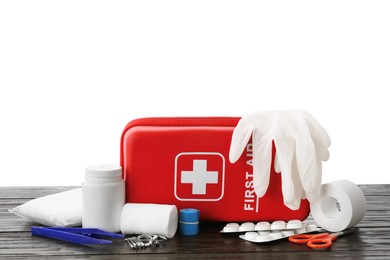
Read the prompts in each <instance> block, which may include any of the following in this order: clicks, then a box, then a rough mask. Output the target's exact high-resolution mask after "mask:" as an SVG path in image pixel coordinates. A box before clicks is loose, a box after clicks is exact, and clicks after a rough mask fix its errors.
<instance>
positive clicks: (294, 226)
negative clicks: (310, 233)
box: [287, 219, 302, 229]
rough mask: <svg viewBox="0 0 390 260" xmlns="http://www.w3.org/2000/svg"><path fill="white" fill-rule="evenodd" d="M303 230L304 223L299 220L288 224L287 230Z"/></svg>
mask: <svg viewBox="0 0 390 260" xmlns="http://www.w3.org/2000/svg"><path fill="white" fill-rule="evenodd" d="M298 228H302V221H300V220H298V219H293V220H290V221H289V222H287V229H298Z"/></svg>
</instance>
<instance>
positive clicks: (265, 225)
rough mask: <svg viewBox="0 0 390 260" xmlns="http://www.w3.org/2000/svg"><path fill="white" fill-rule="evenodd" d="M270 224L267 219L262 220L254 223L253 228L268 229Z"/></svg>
mask: <svg viewBox="0 0 390 260" xmlns="http://www.w3.org/2000/svg"><path fill="white" fill-rule="evenodd" d="M270 226H271V224H270V223H269V222H267V221H262V222H259V223H257V224H256V226H255V230H257V231H263V230H269V229H270Z"/></svg>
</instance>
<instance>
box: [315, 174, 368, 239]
mask: <svg viewBox="0 0 390 260" xmlns="http://www.w3.org/2000/svg"><path fill="white" fill-rule="evenodd" d="M337 204H338V205H337ZM310 207H311V214H312V215H313V218H314V220H315V221H316V222H317V224H318V225H319V226H321V227H322V228H324V229H326V230H328V231H331V232H337V231H341V230H344V229H347V228H350V227H353V226H355V225H357V224H359V223H360V222H361V221H362V219H363V217H364V215H365V213H366V208H367V205H366V199H365V197H364V194H363V192H362V191H361V189H360V188H359V187H358V186H356V185H355V184H353V183H352V182H350V181H348V180H338V181H334V182H330V183H326V184H323V185H322V187H321V194H320V197H319V199H318V200H317V201H316V202H315V203H312V204H311V205H310Z"/></svg>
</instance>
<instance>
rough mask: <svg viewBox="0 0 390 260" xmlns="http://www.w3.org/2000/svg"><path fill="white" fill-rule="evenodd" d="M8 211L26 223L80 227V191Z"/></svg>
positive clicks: (57, 194) (38, 200)
mask: <svg viewBox="0 0 390 260" xmlns="http://www.w3.org/2000/svg"><path fill="white" fill-rule="evenodd" d="M9 211H10V212H12V213H14V214H15V215H17V216H19V217H21V218H23V219H25V220H27V221H30V222H35V223H39V224H42V225H45V226H59V227H70V226H80V225H81V189H80V188H77V189H72V190H68V191H64V192H59V193H55V194H51V195H47V196H43V197H40V198H37V199H33V200H30V201H28V202H26V203H24V204H22V205H20V206H17V207H15V208H13V209H11V210H9Z"/></svg>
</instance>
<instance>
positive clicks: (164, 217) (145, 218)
mask: <svg viewBox="0 0 390 260" xmlns="http://www.w3.org/2000/svg"><path fill="white" fill-rule="evenodd" d="M177 224H178V216H177V208H176V206H175V205H162V204H142V203H127V204H126V205H125V206H124V207H123V209H122V215H121V231H122V233H123V234H149V235H161V236H166V237H167V238H172V237H173V236H174V235H175V233H176V230H177Z"/></svg>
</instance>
